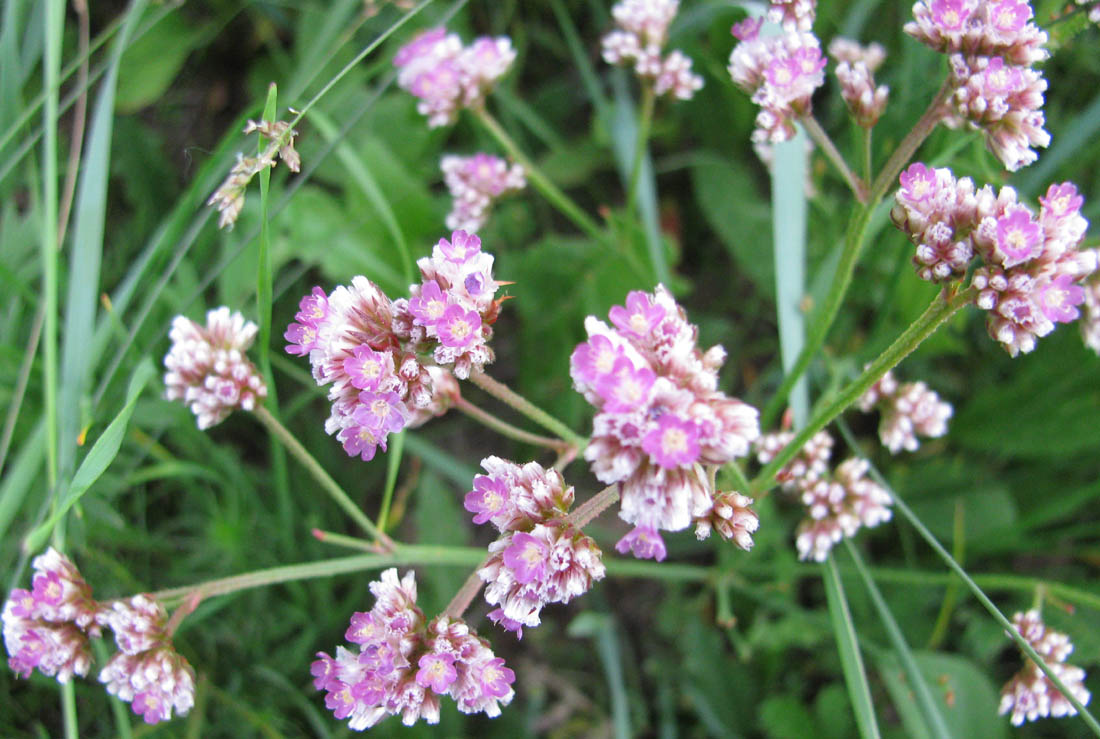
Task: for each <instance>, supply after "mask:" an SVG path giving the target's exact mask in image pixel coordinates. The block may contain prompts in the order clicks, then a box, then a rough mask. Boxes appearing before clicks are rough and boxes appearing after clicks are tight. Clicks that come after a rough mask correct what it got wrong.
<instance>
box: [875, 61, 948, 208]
mask: <svg viewBox="0 0 1100 739" xmlns="http://www.w3.org/2000/svg"><path fill="white" fill-rule="evenodd" d="M954 90H955V85H954V82H953V80H952V77H951V75H950V74H949V75H947V79H945V80H944V81H943V84H942V85H940V89H939V92H937V93H936V96H935V97H934V98H932V102H931V103H929V104H928V108H927V109H926V110H925V111H924V114H923V115H921V117H920V119H919V120H918V121H917V122H916V123H915V124H914V125H913V129H912V130H911V131H910V132H909V133H908V135H906V137H905V138H904V139H902V140H901V143H900V144H898V148H897V149H895V150H894V153H893V154H892V155H890V159H888V160H887V162H886V166H884V167H883V168H882V171H881V172H879V173H878V177H876V178H875V181H874V183H873V184H872V185H871V195H870V198H869V200H868V202H870V203H877V202H878V201H879V200H881V199H882V198H883V196H884V195H886V193H887V192H888V191H889V190H890V188H891V187H893V186H894V180H896V179H897V176H898V174H899V173H900V172H901V170H902V169H903V168H904V167H905V165H906V164H908V163H909V160H910V159H912V158H913V154H914V153H915V152H916V150H917V148H918V147H919V146H920V145H921V144H922V143H924V140H925V139H926V138H928V134H930V133H932V129H934V128H935V127H936V124H938V123H939V122H940V121H942V120H943V115H944V104H945V103H946V102H947V100H948V98H950V97H951V93H952V92H954Z"/></svg>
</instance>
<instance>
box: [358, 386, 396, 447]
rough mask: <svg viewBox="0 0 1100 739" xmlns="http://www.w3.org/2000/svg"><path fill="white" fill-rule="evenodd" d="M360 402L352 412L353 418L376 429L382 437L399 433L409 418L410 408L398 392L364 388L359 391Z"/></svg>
mask: <svg viewBox="0 0 1100 739" xmlns="http://www.w3.org/2000/svg"><path fill="white" fill-rule="evenodd" d="M359 402H360V404H361V405H360V406H359V407H358V408H356V409H355V412H354V413H352V420H354V421H355V422H356V423H358V424H361V425H363V426H367V427H369V428H372V429H374V430H375V431H377V432H378V434H379V436H381V437H385V435H386V434H390V433H397V432H398V431H400V430H401V429H403V428H405V424H406V423H407V422H408V420H409V412H408V409H407V408H406V407H405V404H404V403H402V402H401V397H400V396H399V395H398V394H397V393H372V392H371V391H369V390H364V391H363V392H361V393H359Z"/></svg>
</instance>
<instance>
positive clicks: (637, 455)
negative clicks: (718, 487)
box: [570, 285, 760, 559]
mask: <svg viewBox="0 0 1100 739" xmlns="http://www.w3.org/2000/svg"><path fill="white" fill-rule="evenodd" d="M609 317H610V319H611V322H612V324H614V328H612V327H611V326H608V325H607V324H606V323H604V322H603V321H601V320H599V319H597V318H596V317H595V316H589V317H588V318H587V319H586V320H585V329H586V330H587V332H588V337H589V338H588V341H586V342H584V343H582V344H580V345H578V346H577V348H576V349H575V350H574V351H573V356H572V358H571V366H570V374H571V375H572V377H573V385H574V387H575V388H576V389H577V391H578V392H580V393H582V394H583V395H584V396H585V398H586V399H587V400H588V401H589V402H590V403H591V404H592V405H593V406H595V407H596V409H597V413H596V417H595V419H594V420H593V433H592V438H591V441H590V443H589V445H588V447H587V448H586V449H585V459H587V460H588V461H589V462H591V463H592V471H593V472H594V473H595V475H596V477H597V478H599V479H600V480H601V481H602V482H604V483H606V484H614V483H619V484H620V486H621V492H622V507H621V510H620V512H619V516H620V517H621V518H622V519H623V520H625V521H626V522H627V523H630V524H633V525H634V526H635V527H636V528H635V530H634V531H633V532H631V533H629V534H628V535H627V536H625V537H624V538H623V539H622V540H621V541H620V542H619V544H618V545H617V549H619V551H632V552H633V553H634V555H635V556H641V557H652V558H654V559H660V558H663V556H664V553H665V547H664V544H663V542H662V540H661V536H660V533H659V531H661V530H666V531H679V530H681V529H684V528H687V527H688V526H690V525H691V524H692V523H693V522H694V523H696V524H697V528H696V533H697V535H700V536H706V535H707V534H709V533H710V532H711V531H713V530H717V531H719V532H720V533H722V534H723V535H725V533H724V532H725V530H726V527H717V528H716V527H714V526H711V525H706V524H705V523H703V522H706V521H710V522H711V523H715V522H716V520H715V519H714V518H713V514H715V511H716V508H715V506H716V505H718V506H721V507H722V510H723V511H727V508H728V505H729V504H730V502H731V501H733V502H735V503H736V504H737V505H738V506H739V508H738V510H739V511H740V512H741V514H744V512H745V511H747V510H748V509H747V507H746V506H744V505H741V502H742V501H741V499H740V498H738V499H732V498H729V497H728V496H727V498H726V499H725V500H723V501H721V502H719V501H718V500H717V499H716V497H715V495H716V493H715V490H714V489H713V486H712V483H711V482H710V479H709V476H708V474H707V472H706V470H705V469H704V467H705V466H711V465H722V464H725V463H727V462H729V461H731V460H733V459H734V458H736V457H739V456H744V455H745V454H747V453H748V451H749V446H750V444H751V443H752V442H753V441H754V440H755V439H756V438H757V437H758V436H759V435H760V426H759V414H758V412H757V410H756V409H755V408H753V407H752V406H749V405H747V404H745V403H742V402H741V401H740V400H737V399H735V398H730V397H728V396H726V395H725V394H724V393H723V392H721V391H720V390H718V369H719V368H720V367H721V366H722V364H723V363H724V362H725V359H726V354H725V351H724V350H723V349H722V347H720V346H716V347H712V348H711V349H709V350H708V351H706V352H705V353H704V352H702V351H701V350H700V349H699V347H698V346H697V337H698V330H697V329H696V327H695V326H693V325H691V324H690V323H688V321H687V317H686V314H685V313H684V310H683V309H682V308H681V307H680V306H679V305H677V304H676V302H675V300H673V298H672V295H671V294H670V293H669V292H668V290H667V289H665V288H664V286H662V285H658V286H657V288H656V289H655V290H654V292H653V293H644V292H632V293H630V294H629V295H628V296H627V299H626V305H625V306H615V307H614V308H612V309H611V311H610V314H609ZM741 514H739V515H741ZM719 518H722V516H721V515H719ZM742 521H743V523H744V526H743V527H742V528H743V529H744V530H747V531H750V532H751V530H753V529H755V525H754V524H752V523H749V522H748V521H747V520H746V519H742ZM734 540H735V541H738V543H744V542H745V541H746V539H745V537H744V536H738V537H735V539H734Z"/></svg>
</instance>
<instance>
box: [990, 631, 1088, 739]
mask: <svg viewBox="0 0 1100 739" xmlns="http://www.w3.org/2000/svg"><path fill="white" fill-rule="evenodd" d="M1012 626H1013V628H1015V629H1016V631H1017V632H1019V634H1020V635H1021V636H1022V637H1024V639H1026V640H1027V642H1028V643H1029V644H1030V645H1031V647H1032V648H1033V649H1034V650H1035V651H1036V652H1038V653H1039V656H1040V657H1042V659H1043V661H1044V662H1045V663H1046V665H1047V667H1050V668H1051V669H1052V670H1053V671H1054V673H1055V674H1056V675H1057V676H1058V679H1059V680H1061V681H1062V684H1063V685H1065V686H1066V687H1067V688H1068V689H1069V691H1070V693H1072V695H1073V697H1074V698H1076V699H1077V700H1078V701H1079V702H1080V703H1081V704H1082V705H1088V702H1089V698H1091V695H1090V694H1089V691H1088V690H1087V689H1086V688H1085V685H1084V683H1085V671H1084V670H1082V669H1081V668H1080V667H1074V666H1073V665H1070V664H1066V657H1068V656H1069V654H1070V652H1072V651H1073V645H1072V644H1071V643H1070V641H1069V637H1068V636H1066V635H1065V634H1063V633H1061V632H1060V631H1054V630H1053V629H1048V628H1047V627H1046V625H1045V624H1044V623H1043V621H1042V618H1041V617H1040V616H1039V612H1038V611H1034V610H1032V611H1027V612H1026V613H1017V614H1016V615H1015V616H1013V617H1012ZM1025 660H1026V664H1025V665H1024V667H1023V669H1021V670H1020V671H1019V672H1017V673H1016V674H1015V675H1013V676H1012V679H1011V680H1009V681H1008V682H1007V683H1006V684H1005V686H1004V687H1003V688H1002V689H1001V705H1000V710H999V711H998V712H999V713H1000V714H1001V715H1002V716H1003V715H1004V714H1006V713H1009V712H1011V713H1012V724H1013V725H1014V726H1020V725H1021V724H1023V723H1024V721H1035V720H1037V719H1040V718H1046V717H1047V716H1052V717H1055V718H1058V717H1062V716H1076V715H1077V709H1076V708H1074V707H1073V704H1072V703H1070V702H1069V700H1068V699H1067V698H1066V696H1065V695H1063V694H1062V693H1061V692H1059V691H1058V689H1057V688H1056V687H1054V683H1053V682H1051V680H1050V678H1048V677H1047V676H1046V675H1045V674H1044V673H1043V671H1042V670H1041V669H1040V668H1039V666H1038V665H1036V664H1035V663H1034V662H1032V661H1031V660H1029V659H1027V658H1026V656H1025Z"/></svg>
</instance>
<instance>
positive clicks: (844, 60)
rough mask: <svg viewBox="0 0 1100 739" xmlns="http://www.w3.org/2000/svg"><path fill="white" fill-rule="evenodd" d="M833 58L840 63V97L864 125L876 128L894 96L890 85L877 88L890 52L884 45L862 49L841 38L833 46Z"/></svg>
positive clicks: (832, 43)
mask: <svg viewBox="0 0 1100 739" xmlns="http://www.w3.org/2000/svg"><path fill="white" fill-rule="evenodd" d="M829 56H831V57H832V58H833V59H835V60H836V78H837V80H838V81H839V82H840V94H841V97H843V98H844V102H845V103H846V104H847V106H848V110H849V111H851V113H852V117H853V118H855V120H856V123H858V124H859V125H860V126H862V127H864V128H873V127H874V125H875V124H876V123H878V119H879V118H880V117H881V116H882V111H883V110H885V109H886V101H887V99H888V97H889V94H890V89H889V88H888V87H886V85H879V86H877V87H876V86H875V70H876V69H878V68H879V67H880V66H881V65H882V62H883V61H884V60H885V59H886V50H885V49H883V48H882V46H881V45H880V44H871V45H870V46H860V45H859V44H857V43H856V42H855V41H850V40H848V39H846V38H839V37H838V38H835V39H833V40H832V42H830V44H829Z"/></svg>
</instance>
